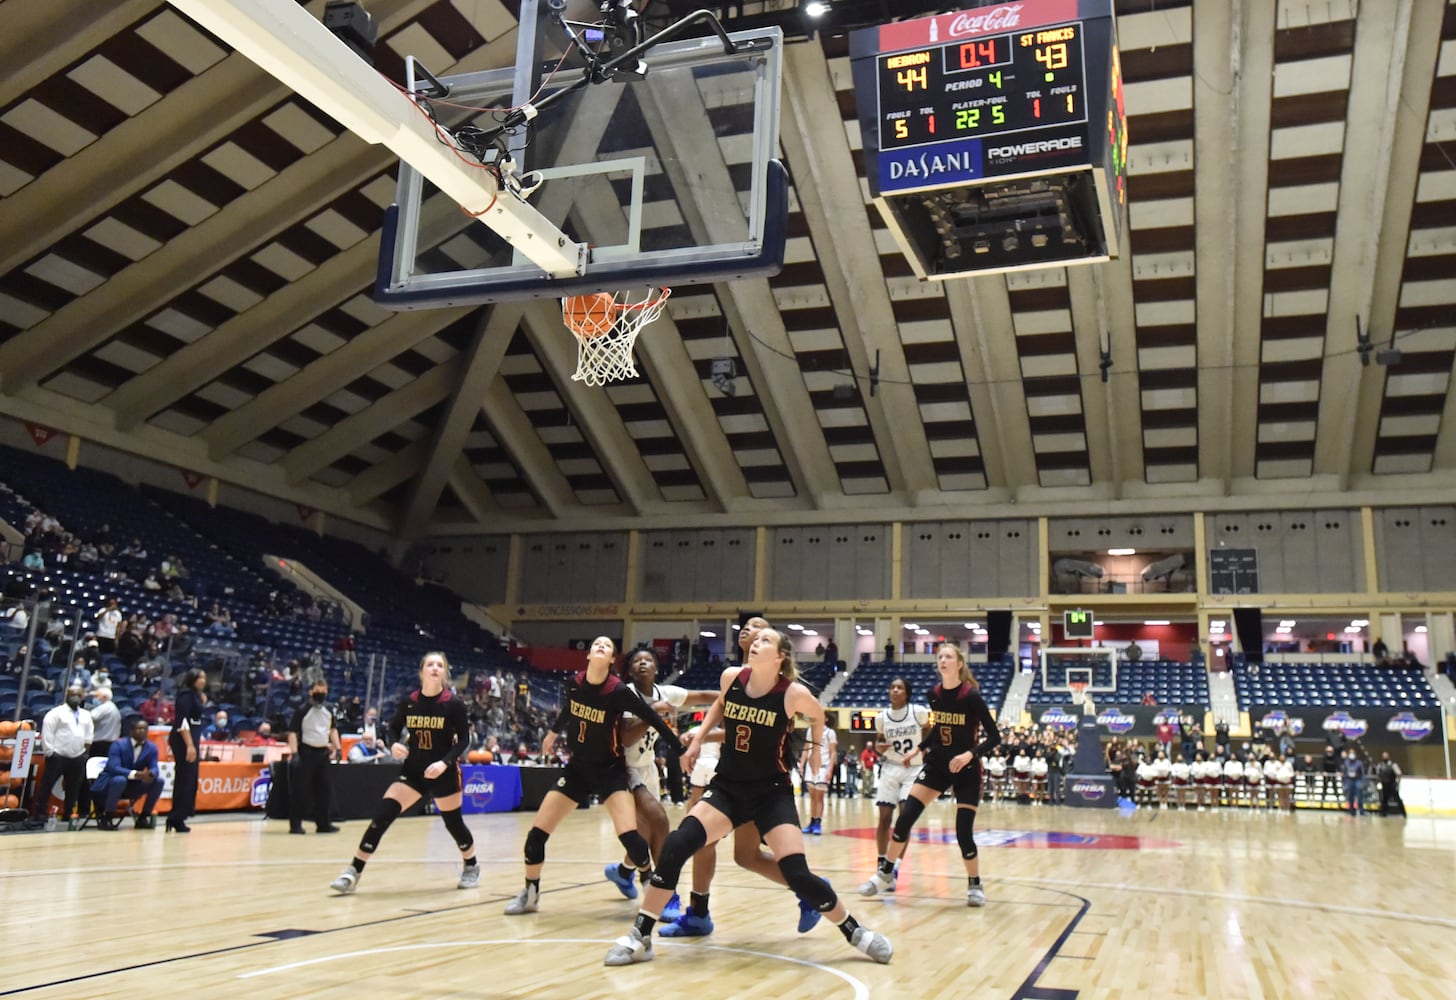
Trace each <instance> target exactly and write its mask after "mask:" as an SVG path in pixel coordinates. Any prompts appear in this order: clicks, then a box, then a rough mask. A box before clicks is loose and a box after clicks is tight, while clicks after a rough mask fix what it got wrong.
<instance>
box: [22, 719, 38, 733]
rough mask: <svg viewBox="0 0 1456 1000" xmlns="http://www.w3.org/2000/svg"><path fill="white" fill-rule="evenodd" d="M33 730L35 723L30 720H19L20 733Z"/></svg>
mask: <svg viewBox="0 0 1456 1000" xmlns="http://www.w3.org/2000/svg"><path fill="white" fill-rule="evenodd" d="M34 728H35V723H34V722H32V721H31V720H30V719H21V720H20V731H21V732H24V731H26V730H28V729H34Z"/></svg>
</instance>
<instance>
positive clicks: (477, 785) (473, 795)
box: [464, 778, 495, 806]
mask: <svg viewBox="0 0 1456 1000" xmlns="http://www.w3.org/2000/svg"><path fill="white" fill-rule="evenodd" d="M464 790H465V794H466V795H468V796H470V801H471V802H473V803H474V804H475V805H477V806H488V805H490V800H491V799H493V798H495V782H494V781H486V780H485V779H484V778H474V779H471V780H470V781H467V782H465V789H464Z"/></svg>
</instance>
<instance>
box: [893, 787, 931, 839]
mask: <svg viewBox="0 0 1456 1000" xmlns="http://www.w3.org/2000/svg"><path fill="white" fill-rule="evenodd" d="M923 812H925V803H924V802H921V801H920V800H919V799H916V798H909V799H906V800H905V804H904V805H903V806H901V807H900V818H899V819H897V820H895V829H894V830H892V831H890V839H891V840H893V841H894V842H895V843H897V844H903V843H905V841H907V840H909V839H910V831H911V830H913V829H915V824H916V823H917V822H919V820H920V814H921V813H923Z"/></svg>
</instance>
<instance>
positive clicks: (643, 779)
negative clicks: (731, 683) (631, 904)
mask: <svg viewBox="0 0 1456 1000" xmlns="http://www.w3.org/2000/svg"><path fill="white" fill-rule="evenodd" d="M627 675H628V677H630V678H631V681H632V686H633V687H634V688H636V690H637V693H638V694H640V695H641V696H642V700H643V701H645V702H647V704H649V705H651V706H652V709H653V711H655V712H658V713H659V714H661V716H662V717H663V718H664V719H666V720H667V721H668V724H669V725H672V724H674V723H675V721H676V719H677V710H678V709H680V708H682V707H684V706H686V705H710V704H712V703H713V701H714V700H715V699H716V698H717V697H718V693H717V692H716V691H689V690H687V689H686V688H680V687H678V686H676V685H674V684H658V683H657V656H656V654H655V653H653V652H652V650H650V649H636V650H633V651H632V655H631V656H630V657H629V658H628V660H627ZM620 735H621V739H622V748H623V749H622V754H623V756H624V757H625V758H626V761H627V788H628V789H629V790H630V791H631V792H632V798H633V800H634V801H635V804H636V807H637V830H638V832H640V833H641V834H642V836H643V837H645V838H646V840H647V846H648V849H649V850H651V852H652V857H653V858H654V859H656V858H657V857H659V856H660V855H659V852H660V851H661V849H662V842H663V841H664V840H666V839H667V827H668V822H667V810H665V809H663V808H662V786H661V782H660V780H659V778H658V775H657V740H658V734H657V730H655V729H653V728H652V727H651V726H649V725H648V724H647V723H646V722H644V721H642V720H639V719H635V718H633V717H632V716H626V717H624V718H623V720H622V728H621V734H620ZM632 873H633V867H632V866H629V865H627V864H618V865H607V867H606V876H607V879H608V880H609V881H611V882H612V883H613V884H614V885H615V886H616V887H617V888H618V889H619V890H620V891H621V893H622V895H624V896H626V897H627V898H628V899H636V898H637V887H636V885H634V884H633V882H632ZM671 905H672V904H669V906H670V907H671Z"/></svg>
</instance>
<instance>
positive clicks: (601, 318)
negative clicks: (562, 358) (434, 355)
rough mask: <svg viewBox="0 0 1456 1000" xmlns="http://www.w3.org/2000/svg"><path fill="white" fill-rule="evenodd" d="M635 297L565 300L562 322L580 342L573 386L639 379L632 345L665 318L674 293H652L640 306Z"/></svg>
mask: <svg viewBox="0 0 1456 1000" xmlns="http://www.w3.org/2000/svg"><path fill="white" fill-rule="evenodd" d="M631 294H632V293H631V292H591V293H588V294H586V295H568V296H566V297H565V298H563V299H562V300H561V320H562V322H563V323H565V324H566V328H567V329H568V330H570V331H571V333H572V336H574V337H575V338H576V373H575V374H573V375H572V376H571V379H572V381H573V382H585V383H586V384H587V385H605V384H606V383H608V382H616V381H620V380H621V379H625V378H635V377H636V376H637V366H636V365H635V364H634V363H633V361H632V345H633V344H635V343H636V342H637V334H639V333H641V332H642V328H643V327H645V326H646V325H647V324H648V323H651V322H652V321H653V320H655V319H657V318H658V317H659V316H661V315H662V310H663V307H664V306H665V305H666V304H667V299H668V296H670V295H671V294H672V289H671V288H655V289H649V290H648V291H647V293H646V296H645V297H644V298H643V299H641V301H638V302H633V301H632V300H631V298H630V296H631Z"/></svg>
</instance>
